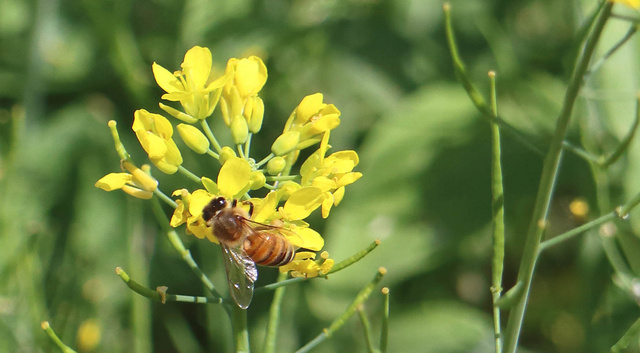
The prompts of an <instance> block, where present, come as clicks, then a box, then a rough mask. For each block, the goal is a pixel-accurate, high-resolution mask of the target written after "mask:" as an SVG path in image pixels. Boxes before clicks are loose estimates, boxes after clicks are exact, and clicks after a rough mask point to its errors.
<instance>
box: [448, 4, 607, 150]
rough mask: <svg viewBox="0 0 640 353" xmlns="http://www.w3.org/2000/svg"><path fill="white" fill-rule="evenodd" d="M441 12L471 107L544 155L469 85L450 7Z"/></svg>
mask: <svg viewBox="0 0 640 353" xmlns="http://www.w3.org/2000/svg"><path fill="white" fill-rule="evenodd" d="M443 10H444V22H445V31H446V36H447V42H448V44H449V51H450V53H451V59H452V61H453V68H454V71H455V73H456V76H457V77H458V79H460V82H461V83H462V86H463V87H464V89H465V90H466V91H467V95H468V96H469V99H471V102H472V103H473V105H475V107H476V109H477V110H478V111H479V112H480V113H481V114H482V116H483V117H485V118H487V119H488V120H489V121H490V122H493V123H495V124H497V125H499V126H500V127H501V128H502V131H505V132H506V133H508V134H510V135H511V137H513V138H514V139H515V140H516V141H518V142H520V143H521V144H522V145H523V146H525V147H526V148H528V149H529V150H531V151H533V152H535V153H536V154H538V155H541V156H542V155H544V151H543V150H542V149H541V148H540V147H538V146H537V145H536V144H534V143H533V142H531V141H529V139H528V138H527V137H526V136H525V135H523V134H522V133H520V132H519V131H518V130H517V129H516V128H514V127H513V126H511V125H510V124H509V123H507V122H506V121H504V120H503V119H502V118H500V116H494V114H493V113H492V112H491V109H490V108H489V106H488V105H487V102H486V101H485V100H484V98H483V97H482V95H481V94H480V92H478V90H477V89H476V88H475V86H474V85H473V83H471V80H470V79H469V76H468V75H467V73H466V69H465V67H464V64H463V62H462V59H460V55H459V53H458V47H457V44H456V41H455V36H454V33H453V25H452V23H451V5H450V4H449V3H445V4H444V6H443ZM560 146H561V148H563V149H567V150H570V151H572V152H576V154H577V155H578V157H581V158H583V159H585V160H587V161H593V160H594V159H595V158H594V157H592V156H590V155H589V154H588V153H587V152H585V151H584V150H581V149H579V148H578V147H575V146H573V145H571V144H570V143H568V142H566V141H561V145H560Z"/></svg>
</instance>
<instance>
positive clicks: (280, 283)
mask: <svg viewBox="0 0 640 353" xmlns="http://www.w3.org/2000/svg"><path fill="white" fill-rule="evenodd" d="M306 280H307V278H304V277H296V278H289V279H287V280H284V281H278V282H275V283H271V284H267V285H264V286H262V287H258V288H256V289H255V292H264V291H268V290H274V289H278V288H281V287H286V286H288V285H290V284H295V283H299V282H302V281H306Z"/></svg>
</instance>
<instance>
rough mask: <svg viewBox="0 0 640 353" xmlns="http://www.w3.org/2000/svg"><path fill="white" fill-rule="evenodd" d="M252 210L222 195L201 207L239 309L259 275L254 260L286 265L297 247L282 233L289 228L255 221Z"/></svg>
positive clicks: (262, 262) (274, 264) (251, 293)
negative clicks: (220, 254) (216, 242)
mask: <svg viewBox="0 0 640 353" xmlns="http://www.w3.org/2000/svg"><path fill="white" fill-rule="evenodd" d="M252 213H253V204H251V203H249V211H248V212H247V211H246V210H244V209H243V208H241V207H238V201H237V200H233V201H232V202H229V201H228V200H227V199H225V198H224V197H217V198H214V199H213V200H211V202H209V203H208V204H207V205H206V206H205V207H204V208H203V209H202V218H203V219H204V220H205V221H206V222H207V226H209V227H211V230H212V232H213V235H214V236H215V237H216V238H217V239H218V241H219V242H220V248H221V249H222V253H223V259H224V266H225V269H226V271H227V280H228V282H229V292H230V293H231V296H232V297H233V300H234V301H235V302H236V304H238V306H239V307H240V308H242V309H246V308H248V307H249V304H250V303H251V298H252V297H253V284H254V283H255V281H256V280H257V279H258V270H257V268H256V264H258V265H261V266H273V267H277V266H282V265H286V264H288V263H289V262H291V260H293V257H294V255H295V251H296V248H295V246H294V245H293V244H291V242H289V240H287V238H286V237H285V236H284V233H286V232H291V231H289V230H288V229H286V228H283V227H277V226H272V225H267V224H262V223H259V222H254V221H252V220H251V219H250V218H251V214H252Z"/></svg>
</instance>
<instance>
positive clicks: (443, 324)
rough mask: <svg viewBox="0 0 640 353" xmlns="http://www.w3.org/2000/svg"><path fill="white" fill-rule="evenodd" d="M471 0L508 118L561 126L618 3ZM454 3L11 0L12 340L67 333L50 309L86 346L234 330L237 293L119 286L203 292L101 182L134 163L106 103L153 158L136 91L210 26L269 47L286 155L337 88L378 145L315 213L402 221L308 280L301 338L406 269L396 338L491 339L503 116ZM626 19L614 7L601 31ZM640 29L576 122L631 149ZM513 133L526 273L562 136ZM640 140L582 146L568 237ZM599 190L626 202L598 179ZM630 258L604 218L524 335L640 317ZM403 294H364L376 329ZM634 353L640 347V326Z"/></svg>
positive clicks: (593, 81)
mask: <svg viewBox="0 0 640 353" xmlns="http://www.w3.org/2000/svg"><path fill="white" fill-rule="evenodd" d="M451 3H452V8H453V18H454V26H455V29H456V32H457V37H458V42H459V45H460V48H461V54H462V56H463V58H464V59H465V61H466V64H467V67H468V69H469V72H470V74H471V76H472V78H473V79H474V80H475V81H476V82H477V83H478V86H479V87H481V88H482V90H483V91H486V89H485V87H488V81H487V79H486V73H487V72H488V71H489V70H492V69H493V70H496V71H497V74H498V76H497V77H498V95H499V96H498V106H499V110H500V114H501V116H503V117H504V118H505V120H507V121H509V122H510V123H511V124H513V125H514V126H516V127H517V128H518V129H519V130H520V131H522V132H523V133H525V134H526V135H528V136H529V137H531V138H532V139H533V140H536V141H539V142H540V143H542V144H544V143H545V142H546V141H547V140H548V137H549V136H550V133H551V131H552V129H553V126H554V122H555V117H556V116H557V114H558V109H559V106H560V104H561V99H562V95H563V92H564V87H565V83H566V80H567V78H568V76H569V68H570V67H571V65H572V60H573V58H574V57H575V50H576V48H577V46H578V44H579V40H578V39H577V38H579V35H580V33H582V32H581V31H582V30H583V28H582V27H581V26H582V24H583V22H584V20H585V18H587V17H588V16H589V14H590V12H591V11H593V9H594V8H595V6H596V5H597V4H596V1H595V0H582V1H578V0H576V1H553V0H527V1H518V2H511V1H501V0H494V1H490V0H486V1H465V0H453V1H451ZM441 6H442V3H441V2H440V1H434V0H344V1H339V0H321V1H319V0H290V1H285V0H225V1H222V0H218V1H213V0H210V1H206V0H190V1H184V2H183V1H168V0H153V1H130V0H120V1H114V0H105V1H92V0H58V1H51V0H28V1H24V0H0V48H2V50H0V351H1V352H41V351H47V352H50V351H55V348H53V344H52V343H51V342H50V341H49V340H48V338H47V337H46V335H45V334H44V333H43V332H42V330H41V329H40V322H41V321H43V320H49V321H50V322H51V324H52V326H53V328H54V329H55V330H56V332H57V333H58V335H59V336H60V337H61V339H62V340H63V341H64V342H66V343H67V344H69V345H71V346H72V347H78V350H79V351H100V352H114V353H116V352H132V351H135V352H150V351H153V352H205V351H208V352H230V351H231V350H232V349H233V347H232V341H231V339H230V338H231V334H230V332H231V331H230V327H229V322H228V320H227V317H226V315H225V314H224V312H223V311H222V309H221V308H219V307H218V306H216V305H208V306H204V305H196V304H177V303H170V304H167V305H161V304H157V303H151V302H149V301H147V300H146V299H145V298H142V297H140V296H137V295H135V294H134V293H132V292H131V291H130V290H129V289H127V288H126V287H125V286H124V284H122V283H121V281H120V279H119V278H118V277H117V276H116V275H115V274H114V273H113V270H114V269H115V267H116V266H122V267H123V268H125V269H126V270H127V272H128V273H129V274H130V275H131V276H132V277H133V278H135V279H136V280H138V281H140V282H142V283H146V284H147V285H148V286H150V287H152V288H155V287H156V286H158V285H166V286H168V287H169V290H170V291H171V292H172V293H179V294H190V295H201V294H203V288H202V286H201V284H200V282H199V281H198V280H197V279H196V278H195V277H194V276H192V275H191V274H190V271H189V269H188V268H187V266H185V264H184V263H183V262H182V261H181V260H180V259H179V257H178V256H177V254H176V253H175V251H174V250H173V249H172V248H171V247H170V245H169V244H168V243H167V241H166V239H165V238H164V237H162V236H161V235H159V232H158V227H157V224H156V223H155V221H154V218H153V217H152V215H151V213H150V212H149V211H150V209H149V207H147V206H148V205H147V204H145V202H143V201H141V200H133V199H131V198H130V197H127V196H126V195H125V194H123V193H120V192H114V193H105V192H103V191H101V190H98V189H96V188H95V187H94V186H93V184H94V183H95V181H96V180H98V179H99V178H100V177H102V176H103V175H105V174H107V173H109V172H113V171H117V170H118V169H119V161H118V157H117V154H116V153H115V151H114V150H113V144H112V141H111V136H110V134H109V130H108V128H107V121H108V120H110V119H114V120H116V121H117V122H118V124H119V125H118V126H119V129H120V134H121V137H122V139H123V142H124V143H125V145H126V146H127V147H128V149H129V151H130V152H131V153H134V154H136V153H137V155H134V159H135V160H137V161H143V160H144V158H145V156H144V153H143V151H142V149H141V148H138V142H137V141H136V140H135V137H134V134H133V133H132V132H131V131H130V130H129V127H130V126H131V123H132V121H133V111H134V110H135V109H138V108H144V109H148V110H150V111H154V112H160V110H159V108H157V102H158V100H159V97H160V95H161V91H160V89H159V88H158V87H156V86H155V83H154V81H153V76H152V73H151V63H152V62H154V61H156V62H158V63H160V64H161V65H163V66H165V67H167V68H170V69H171V68H174V69H177V68H178V65H179V63H180V62H181V61H182V56H183V55H184V53H185V52H186V50H187V49H189V48H191V47H192V46H193V45H202V46H207V47H209V48H210V49H211V51H212V52H213V55H214V62H215V63H216V64H217V65H218V67H219V68H223V67H224V64H225V62H226V60H227V59H228V58H230V57H240V56H246V55H249V54H257V55H259V56H261V57H262V58H263V59H264V60H265V63H266V65H267V67H268V69H269V81H268V82H267V85H266V86H265V88H264V89H263V90H262V92H263V93H262V98H263V99H264V101H265V104H266V115H265V125H264V128H263V130H264V131H263V132H262V133H261V134H260V136H256V138H255V139H254V143H253V144H252V147H253V148H254V154H255V155H257V156H261V155H266V154H268V151H269V147H270V145H271V142H272V141H273V139H274V138H275V137H276V136H278V134H279V132H280V131H281V129H282V124H283V123H284V121H285V120H286V118H287V117H288V115H289V114H290V112H291V110H292V109H293V108H294V107H295V106H296V105H297V104H298V102H299V101H300V100H301V99H302V98H303V97H304V96H305V95H307V94H311V93H315V92H322V93H324V94H325V102H331V103H334V104H335V105H336V106H337V107H338V108H339V109H340V110H341V111H342V124H341V126H340V127H339V128H338V129H337V130H336V131H335V132H334V133H332V144H333V145H334V147H335V148H336V149H347V148H355V149H356V150H357V151H358V152H359V154H360V156H361V164H360V166H359V167H358V168H359V170H360V171H362V172H363V173H364V177H363V178H362V179H361V180H360V181H358V182H357V183H356V184H354V185H353V187H352V188H350V189H349V190H347V194H346V197H345V200H344V202H343V203H342V204H341V205H340V206H339V207H338V208H336V209H335V210H333V211H332V217H331V218H330V219H329V221H328V222H326V226H324V227H323V222H322V220H321V219H320V217H319V216H317V217H316V218H315V219H314V220H313V221H314V222H313V226H314V227H315V228H317V229H320V230H322V234H323V235H324V236H325V238H326V247H327V250H328V251H329V252H330V254H331V255H332V257H333V258H336V259H337V260H340V259H342V258H344V257H346V256H349V255H351V254H352V253H354V252H355V251H357V250H359V249H361V248H364V247H365V246H366V245H367V244H369V243H370V242H371V241H372V240H373V239H375V238H380V239H382V246H380V247H379V248H378V249H376V250H375V251H374V252H373V253H372V254H370V255H369V256H368V257H367V258H365V259H364V260H363V261H361V262H359V263H358V264H356V265H354V266H353V267H351V268H349V269H348V270H346V271H343V272H340V273H338V274H336V275H334V276H332V277H331V278H330V279H329V280H328V281H321V280H315V281H310V282H307V283H303V284H301V285H296V286H293V287H290V288H288V289H287V292H286V297H285V302H284V305H283V309H284V312H283V314H282V324H281V329H280V333H279V339H278V345H279V347H280V349H279V351H282V352H290V351H293V350H295V349H296V348H298V347H300V346H301V345H303V344H305V343H306V342H308V341H309V340H310V339H312V338H313V337H315V336H316V335H317V334H318V333H319V332H321V330H322V328H324V327H326V326H327V325H328V324H329V323H330V322H331V321H332V320H333V319H334V318H335V317H336V316H337V315H339V314H340V313H341V312H342V311H344V309H345V308H346V307H347V305H348V304H349V302H350V301H351V300H352V298H353V296H354V295H355V294H356V293H357V292H358V291H359V289H360V288H361V287H362V286H363V285H364V284H365V283H366V281H367V280H368V279H369V278H370V277H371V276H372V275H373V274H374V273H375V271H376V269H377V268H378V267H379V266H384V267H386V268H387V269H388V270H389V273H388V275H387V276H386V277H385V279H384V280H383V284H384V285H385V286H388V287H390V289H391V322H390V336H389V351H392V352H440V353H442V352H445V353H446V352H491V351H492V349H493V348H492V342H493V331H492V323H491V311H490V310H491V299H490V292H489V286H490V284H489V283H490V249H491V244H490V242H491V239H490V211H491V209H490V188H489V181H490V180H489V178H490V140H489V136H490V130H489V126H488V124H487V123H486V122H485V121H484V120H482V118H481V117H480V115H479V114H478V113H477V112H476V111H475V110H474V108H473V106H472V105H471V103H470V102H469V101H468V99H467V97H466V94H465V93H464V91H463V89H462V87H460V85H459V84H457V83H456V82H455V80H454V77H453V70H452V65H451V62H450V58H449V55H448V50H447V47H446V42H445V38H444V31H443V28H442V27H443V26H442V11H441ZM615 12H619V13H626V14H629V13H628V12H629V11H625V10H624V9H623V8H617V7H616V8H615ZM630 14H631V15H634V16H637V15H638V14H637V13H630ZM627 28H628V24H627V23H625V22H623V21H611V23H610V24H609V25H608V26H607V28H606V30H605V33H604V38H603V41H602V43H601V45H600V47H601V48H600V49H599V52H600V53H602V52H604V51H605V50H606V49H608V48H609V47H610V46H611V45H612V44H613V43H615V42H616V41H617V40H618V39H619V38H620V37H621V36H622V35H623V34H624V32H625V31H626V29H627ZM639 48H640V46H639V44H638V42H637V40H632V41H631V42H630V43H628V45H627V46H626V47H625V48H623V49H622V50H620V51H619V52H617V53H616V54H615V55H614V56H613V57H611V58H610V59H609V61H608V62H607V63H605V65H604V66H603V67H602V68H601V69H600V70H599V71H598V72H596V73H595V74H593V75H592V76H591V77H589V79H588V80H587V81H586V82H585V87H584V89H583V91H582V95H581V98H580V102H579V107H578V109H577V112H576V113H575V119H574V122H575V124H574V126H573V128H572V130H571V131H570V136H569V139H570V140H571V141H573V142H574V143H576V144H580V143H581V141H583V142H584V143H585V145H588V147H589V148H591V149H593V150H595V152H600V151H610V150H612V148H614V147H615V143H616V141H617V140H618V139H620V138H621V137H622V136H623V135H624V134H625V133H626V131H627V129H628V127H629V126H630V125H631V122H632V120H633V116H634V101H635V91H636V89H637V82H638V69H639V68H640V66H639V64H638V60H637V54H636V53H637V51H638V49H639ZM485 83H486V84H485ZM214 128H215V127H214ZM502 151H503V168H504V180H505V202H506V217H507V255H506V264H505V271H506V272H505V287H506V288H509V287H510V286H511V285H513V281H514V278H515V276H516V273H517V266H518V264H519V258H520V254H521V250H522V245H523V239H524V233H525V232H526V228H527V226H528V222H529V217H530V214H531V209H532V205H533V199H534V197H535V193H536V188H537V183H538V178H539V175H540V168H541V165H542V157H540V156H539V155H536V154H534V153H532V152H530V151H529V150H527V149H525V148H524V147H522V146H521V145H520V144H518V143H517V142H516V141H514V140H513V139H511V138H510V137H509V136H508V135H504V137H503V147H502ZM185 157H186V158H185V164H186V165H189V166H191V167H192V170H193V171H194V172H198V173H203V174H207V173H208V175H215V174H214V172H215V169H213V168H212V167H211V166H208V165H204V164H202V163H200V164H199V160H198V159H197V157H193V155H188V154H185ZM638 161H640V143H638V142H637V141H634V143H633V144H632V146H631V148H630V151H629V153H628V154H627V155H626V156H625V158H623V159H622V160H621V161H620V162H618V163H617V164H615V165H614V166H612V167H611V168H610V169H609V170H608V171H607V173H606V174H604V175H599V176H598V177H594V173H592V171H591V170H590V168H589V167H588V165H587V164H586V163H585V162H583V161H582V160H580V159H578V158H577V157H575V156H573V155H570V154H568V155H565V158H564V160H563V163H564V164H563V166H562V169H561V175H560V180H559V184H558V185H557V187H556V197H555V201H554V204H553V208H552V211H551V212H552V214H551V215H550V222H551V223H550V231H549V234H548V235H547V236H553V235H554V234H559V233H561V232H563V231H566V230H568V229H570V228H572V227H575V226H576V225H578V224H580V223H581V222H584V220H581V219H575V218H574V217H572V216H571V214H570V213H569V211H568V204H569V203H570V202H571V201H572V200H574V199H575V198H576V197H583V198H585V199H586V200H587V202H588V204H589V205H590V206H591V210H590V213H589V217H590V218H595V217H597V216H599V215H600V214H603V213H605V212H608V211H610V210H611V209H613V207H614V206H616V205H619V204H621V203H623V202H625V201H626V200H627V199H628V198H629V197H630V195H632V194H634V193H635V192H637V191H638V190H640V183H639V182H638V180H640V162H638ZM605 175H606V178H604V176H605ZM156 176H157V177H158V178H159V180H160V185H161V186H162V188H163V189H164V190H173V188H172V187H173V186H175V185H178V184H177V183H176V182H177V179H176V177H173V176H164V175H160V173H156ZM603 178H604V180H603ZM597 188H600V190H601V191H602V190H604V194H600V195H606V196H607V198H608V199H607V200H602V199H601V198H600V199H597V198H596V189H597ZM167 212H169V210H167ZM639 220H640V213H639V212H638V211H634V212H632V214H631V216H630V221H629V222H627V223H625V224H622V223H620V224H617V225H618V228H619V234H621V237H620V238H621V239H622V241H621V242H620V244H621V245H620V246H621V247H623V248H624V251H625V252H626V255H627V258H628V259H634V260H635V261H637V259H639V258H640V248H639V247H638V244H639V243H640V242H639V239H638V237H637V234H639V232H638V231H639V230H640V222H639ZM183 240H184V241H185V242H186V244H187V245H188V246H189V248H190V249H191V251H192V252H193V253H194V256H195V257H196V261H198V262H199V264H200V265H201V266H202V268H203V269H205V271H206V272H207V273H210V274H211V277H212V278H213V280H214V281H215V282H216V283H224V281H225V278H224V276H225V274H224V271H221V270H220V268H221V264H222V262H221V259H220V258H219V255H218V254H219V250H218V249H217V247H216V246H215V245H212V244H210V243H208V242H202V241H195V240H194V239H193V237H189V236H186V235H185V236H184V237H183ZM631 267H632V268H634V269H636V268H638V267H636V265H635V264H634V263H631ZM636 271H637V270H636ZM275 272H276V271H270V270H269V269H262V270H261V275H260V276H261V277H260V280H259V282H258V284H259V285H260V284H266V283H269V282H270V281H273V280H274V279H275V276H276V273H275ZM635 273H636V274H637V273H638V272H635ZM611 274H612V270H611V266H610V265H609V262H608V261H607V259H606V258H605V256H604V254H603V251H602V246H601V241H600V238H599V236H598V232H597V231H592V232H589V234H585V235H583V236H581V237H579V238H578V239H574V240H571V241H570V242H568V243H566V244H563V245H560V246H558V247H556V248H553V249H551V251H549V253H548V254H545V255H543V256H542V258H541V260H540V261H539V265H538V270H537V273H536V276H535V279H534V283H533V292H532V295H531V299H530V305H529V308H528V311H527V316H526V318H525V324H524V332H523V335H522V337H521V343H522V346H523V347H526V348H528V349H529V350H530V351H540V352H570V351H574V352H575V351H582V352H602V351H605V350H608V349H609V347H611V345H613V344H614V343H615V342H616V341H617V340H618V339H619V337H620V336H621V335H622V334H623V333H624V332H625V331H626V329H627V328H628V326H629V325H630V324H631V323H632V322H633V321H635V320H636V318H637V317H638V315H639V314H640V310H639V309H638V306H637V305H636V303H635V302H634V301H633V300H632V299H631V297H630V296H629V295H628V294H627V293H625V292H624V291H623V290H621V289H620V288H618V287H617V286H616V285H615V284H614V282H613V281H612V280H611ZM218 286H219V287H224V286H221V285H218ZM271 296H272V294H271V293H266V294H265V293H262V294H258V296H257V297H256V298H255V300H254V302H253V304H252V306H251V310H250V311H249V321H250V332H251V341H252V343H253V344H254V348H256V350H257V351H259V348H260V346H261V342H262V337H263V335H264V333H263V330H264V327H265V323H266V321H267V310H268V305H269V302H270V298H271ZM381 308H382V296H381V295H379V294H374V295H373V296H372V298H371V299H370V300H369V301H368V302H367V305H366V311H367V313H368V315H369V316H370V318H371V320H372V326H373V329H374V332H378V330H379V327H380V317H381ZM87 322H94V323H97V324H98V325H97V328H98V330H99V331H100V333H101V340H100V343H99V345H98V346H97V347H94V348H92V347H90V346H86V343H83V342H82V340H81V339H79V336H78V332H81V331H79V328H81V327H83V323H84V324H85V327H86V323H87ZM81 336H82V335H81ZM636 341H637V340H636ZM83 344H85V346H83ZM315 351H316V352H346V351H350V352H364V351H365V343H364V337H363V335H362V329H361V325H360V323H359V321H358V320H357V319H355V318H353V319H351V321H350V322H349V323H348V324H347V325H346V326H345V327H344V328H343V329H342V330H341V331H339V332H338V333H337V334H336V335H335V336H334V337H333V338H332V339H330V340H329V341H327V342H326V343H324V344H322V345H321V346H319V347H318V348H317V349H316V350H315ZM629 351H633V352H637V351H640V348H638V344H637V343H636V344H635V347H631V348H630V350H629Z"/></svg>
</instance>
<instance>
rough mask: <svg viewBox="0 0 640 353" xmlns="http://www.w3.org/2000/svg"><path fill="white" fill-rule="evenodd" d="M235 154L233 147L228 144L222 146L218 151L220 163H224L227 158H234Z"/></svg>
mask: <svg viewBox="0 0 640 353" xmlns="http://www.w3.org/2000/svg"><path fill="white" fill-rule="evenodd" d="M235 156H236V152H235V151H234V150H233V148H231V147H229V146H224V147H222V151H220V164H225V163H226V162H227V161H228V160H229V159H231V158H234V157H235Z"/></svg>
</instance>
